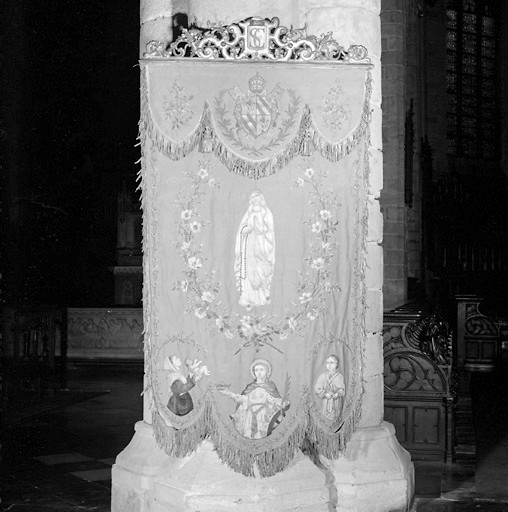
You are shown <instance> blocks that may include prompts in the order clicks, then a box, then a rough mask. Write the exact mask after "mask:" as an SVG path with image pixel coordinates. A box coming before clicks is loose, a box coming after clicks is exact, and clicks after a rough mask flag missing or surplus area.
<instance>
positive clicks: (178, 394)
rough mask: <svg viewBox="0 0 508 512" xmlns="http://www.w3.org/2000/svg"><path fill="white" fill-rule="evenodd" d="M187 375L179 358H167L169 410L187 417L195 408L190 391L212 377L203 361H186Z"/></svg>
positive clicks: (165, 364)
mask: <svg viewBox="0 0 508 512" xmlns="http://www.w3.org/2000/svg"><path fill="white" fill-rule="evenodd" d="M185 365H186V366H187V375H184V373H183V369H182V361H181V359H180V358H179V357H177V356H171V357H167V358H166V360H165V361H164V369H165V370H167V371H169V382H168V384H169V388H170V390H171V393H170V395H169V401H168V409H169V410H170V411H171V412H172V413H173V414H176V415H177V416H185V415H186V414H189V412H191V411H192V409H193V408H194V403H193V402H192V397H191V395H190V393H189V391H190V390H191V389H192V388H193V387H194V386H195V385H196V382H197V381H198V380H200V379H202V378H203V377H204V376H205V375H210V371H209V370H208V368H207V367H206V366H201V361H197V360H195V361H191V360H190V359H186V360H185Z"/></svg>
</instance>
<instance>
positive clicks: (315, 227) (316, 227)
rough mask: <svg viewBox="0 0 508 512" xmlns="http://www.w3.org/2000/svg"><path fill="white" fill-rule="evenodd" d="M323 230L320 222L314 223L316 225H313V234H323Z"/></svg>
mask: <svg viewBox="0 0 508 512" xmlns="http://www.w3.org/2000/svg"><path fill="white" fill-rule="evenodd" d="M322 228H323V225H322V224H321V222H319V221H317V222H314V224H312V232H313V233H321V229H322Z"/></svg>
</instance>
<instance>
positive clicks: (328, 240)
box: [172, 160, 340, 354]
mask: <svg viewBox="0 0 508 512" xmlns="http://www.w3.org/2000/svg"><path fill="white" fill-rule="evenodd" d="M210 169H211V166H210V163H209V161H204V160H200V161H199V169H198V171H197V172H194V173H186V175H187V176H188V177H189V179H190V181H191V183H192V186H191V189H190V192H188V193H187V194H185V195H180V194H179V195H178V196H177V197H176V199H175V201H174V204H175V207H176V208H177V209H178V211H179V220H178V221H177V222H178V231H177V232H178V239H177V243H176V249H177V251H178V252H179V253H180V256H181V258H182V262H183V267H184V268H183V269H182V274H183V277H184V279H182V280H181V281H178V282H176V283H174V285H173V288H172V289H173V290H176V291H180V292H183V293H185V294H186V296H187V309H186V313H187V314H189V313H191V314H194V316H195V317H196V318H197V319H199V320H206V321H207V323H208V327H209V330H210V334H211V335H212V336H214V335H216V334H218V333H220V334H222V335H223V336H224V337H225V338H226V339H229V340H232V339H235V338H237V339H239V341H240V343H241V345H240V347H239V348H238V350H237V351H236V352H235V354H238V353H239V352H240V351H241V350H242V349H244V348H246V347H249V346H253V347H254V348H255V350H256V352H258V351H259V349H260V348H261V347H263V346H269V347H271V348H273V349H275V350H277V351H278V352H280V353H283V352H282V350H280V349H279V348H278V347H277V346H275V345H274V343H275V340H276V339H278V340H285V339H286V338H287V337H288V336H289V334H296V335H297V336H299V337H303V335H304V333H305V328H306V326H307V325H308V324H309V323H311V322H313V321H315V320H316V319H317V318H318V317H319V316H321V315H323V314H324V313H325V309H326V305H327V297H328V296H329V295H330V294H332V293H336V292H339V291H340V287H339V285H338V284H332V283H331V282H330V274H331V270H330V265H331V261H332V259H333V254H334V251H336V250H338V244H337V242H336V241H332V236H333V234H334V233H335V232H336V230H337V226H338V220H336V219H335V218H334V213H333V212H336V211H337V209H338V207H339V206H340V205H339V204H338V201H337V197H336V195H335V194H334V193H333V192H332V191H330V190H326V191H325V190H324V186H323V181H324V180H325V179H326V178H327V176H328V173H326V172H323V173H321V175H320V176H317V175H316V173H315V171H314V169H312V168H311V167H308V168H307V169H306V170H305V172H304V173H303V177H299V178H298V179H297V181H296V183H295V187H298V188H300V187H307V188H308V189H309V191H308V193H309V195H310V196H311V200H310V204H311V206H312V217H311V218H310V219H309V220H306V221H304V224H305V225H306V226H307V227H308V229H309V230H310V231H311V232H312V233H313V237H314V239H313V241H312V242H311V244H310V248H309V252H308V254H307V256H306V257H305V258H304V261H305V263H306V265H305V267H306V269H305V270H304V271H301V270H300V271H298V278H297V284H296V296H297V299H296V300H294V301H292V302H291V303H290V306H289V307H286V308H284V315H283V318H280V316H279V315H275V314H272V315H268V314H266V313H264V314H262V315H259V316H258V315H256V314H253V313H250V314H246V315H241V314H239V313H236V312H231V311H230V310H229V309H228V308H227V307H225V306H223V305H222V303H221V301H220V300H219V299H218V294H219V291H220V289H221V283H220V281H216V280H215V274H216V272H215V270H213V269H210V268H208V267H209V265H208V263H209V261H208V259H207V258H206V257H205V256H204V255H203V243H199V241H198V236H199V234H200V233H201V231H202V230H203V228H204V227H205V226H206V225H207V224H209V221H206V220H204V219H203V218H202V216H201V214H200V212H199V205H200V204H201V202H202V201H201V198H202V197H203V195H205V194H206V193H207V192H206V190H207V189H208V190H209V189H210V188H213V187H219V184H218V183H217V182H216V180H215V178H214V177H213V175H212V173H211V170H210ZM205 269H206V271H205Z"/></svg>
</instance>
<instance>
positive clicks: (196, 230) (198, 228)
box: [189, 220, 201, 233]
mask: <svg viewBox="0 0 508 512" xmlns="http://www.w3.org/2000/svg"><path fill="white" fill-rule="evenodd" d="M189 227H190V229H191V231H192V232H193V233H199V232H200V231H201V222H198V221H197V220H195V221H193V222H191V223H190V224H189Z"/></svg>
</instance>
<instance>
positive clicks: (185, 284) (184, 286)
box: [180, 281, 189, 292]
mask: <svg viewBox="0 0 508 512" xmlns="http://www.w3.org/2000/svg"><path fill="white" fill-rule="evenodd" d="M188 289H189V282H188V281H180V290H182V292H187V290H188Z"/></svg>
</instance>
